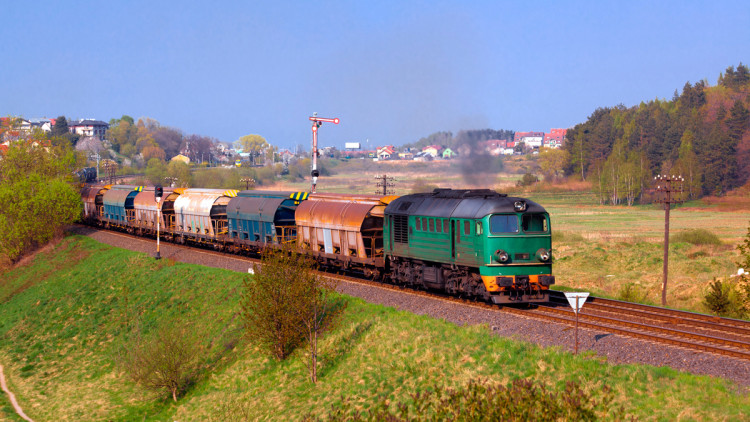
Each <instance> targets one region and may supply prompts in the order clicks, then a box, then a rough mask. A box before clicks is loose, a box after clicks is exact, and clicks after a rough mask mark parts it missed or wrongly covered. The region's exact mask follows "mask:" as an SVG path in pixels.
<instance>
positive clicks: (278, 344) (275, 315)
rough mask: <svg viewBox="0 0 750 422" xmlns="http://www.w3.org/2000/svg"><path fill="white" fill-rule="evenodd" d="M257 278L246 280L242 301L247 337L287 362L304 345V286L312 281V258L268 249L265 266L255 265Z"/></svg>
mask: <svg viewBox="0 0 750 422" xmlns="http://www.w3.org/2000/svg"><path fill="white" fill-rule="evenodd" d="M253 272H254V274H255V276H254V277H252V278H250V277H246V278H245V281H244V290H243V296H242V298H241V302H240V304H241V307H242V317H243V321H244V323H245V330H246V333H247V335H248V336H249V337H250V338H251V339H253V340H255V341H257V342H258V343H260V344H261V345H262V346H263V347H266V348H268V350H269V351H270V353H271V355H272V356H273V357H274V358H276V359H278V360H283V359H285V358H286V357H287V356H289V354H291V353H292V351H294V349H295V348H296V347H297V346H299V344H300V343H301V340H302V337H301V336H300V328H299V327H300V326H301V325H302V321H301V316H300V313H299V312H298V309H299V308H300V306H301V305H302V298H301V294H302V293H303V292H304V291H305V290H304V289H303V288H302V286H303V284H304V283H305V282H306V281H308V280H310V279H311V278H312V277H313V275H312V263H311V261H310V260H309V258H305V257H302V256H299V255H296V254H292V253H291V252H290V251H289V250H277V249H271V248H268V249H266V250H265V251H264V252H263V255H262V257H261V265H253Z"/></svg>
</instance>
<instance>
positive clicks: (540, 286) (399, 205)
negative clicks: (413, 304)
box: [383, 189, 555, 304]
mask: <svg viewBox="0 0 750 422" xmlns="http://www.w3.org/2000/svg"><path fill="white" fill-rule="evenodd" d="M551 245H552V242H551V229H550V219H549V214H548V213H547V212H546V211H545V210H544V208H543V207H542V206H541V205H539V204H537V203H535V202H533V201H530V200H528V199H524V198H514V197H508V196H507V195H505V194H499V193H497V192H495V191H492V190H489V189H474V190H453V189H435V191H434V192H432V193H421V194H412V195H406V196H401V197H399V198H396V199H394V200H393V201H391V202H390V204H388V206H387V207H386V208H385V220H384V227H383V246H384V255H385V261H386V266H387V267H388V268H386V271H385V273H386V274H390V278H391V281H392V282H394V283H398V284H403V285H407V286H411V287H423V288H431V289H437V290H443V291H446V292H447V293H449V294H454V295H462V296H468V297H477V298H481V299H483V300H486V301H491V302H492V303H496V304H509V303H533V302H547V301H548V300H549V286H550V285H552V284H554V283H555V277H554V276H553V275H552V254H551V252H552V246H551Z"/></svg>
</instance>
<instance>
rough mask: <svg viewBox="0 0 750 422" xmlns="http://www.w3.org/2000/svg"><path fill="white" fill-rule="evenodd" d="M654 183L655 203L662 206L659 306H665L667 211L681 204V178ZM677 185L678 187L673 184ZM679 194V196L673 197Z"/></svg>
mask: <svg viewBox="0 0 750 422" xmlns="http://www.w3.org/2000/svg"><path fill="white" fill-rule="evenodd" d="M654 180H655V181H656V192H657V195H658V196H657V200H656V202H657V203H661V204H664V282H663V284H662V289H661V305H662V306H667V273H668V268H669V209H670V208H671V206H672V204H677V203H680V202H682V198H681V197H682V195H681V194H682V182H684V181H685V179H684V178H683V177H682V176H675V175H671V176H669V175H663V174H660V175H658V176H656V177H654ZM675 183H677V184H678V186H674V185H673V184H675ZM675 194H680V195H675Z"/></svg>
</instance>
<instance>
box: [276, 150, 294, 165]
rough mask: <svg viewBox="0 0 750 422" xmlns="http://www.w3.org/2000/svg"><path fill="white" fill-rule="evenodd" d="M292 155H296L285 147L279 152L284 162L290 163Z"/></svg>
mask: <svg viewBox="0 0 750 422" xmlns="http://www.w3.org/2000/svg"><path fill="white" fill-rule="evenodd" d="M292 157H294V154H293V153H292V152H291V151H289V150H288V149H283V150H281V152H279V159H281V161H282V162H284V163H287V164H289V160H291V159H292Z"/></svg>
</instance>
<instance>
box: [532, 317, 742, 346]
mask: <svg viewBox="0 0 750 422" xmlns="http://www.w3.org/2000/svg"><path fill="white" fill-rule="evenodd" d="M535 311H536V312H545V313H552V314H557V315H565V316H572V315H574V312H573V310H572V309H561V308H550V307H539V308H538V309H536V310H535ZM578 317H579V320H580V319H588V320H593V321H597V322H601V323H603V324H612V325H616V326H624V327H629V328H633V329H637V330H642V331H649V332H655V333H660V334H665V335H669V336H673V337H682V338H687V339H691V340H696V341H703V342H707V343H713V344H720V345H724V346H729V347H735V348H737V349H742V350H748V351H750V343H747V342H744V341H737V340H731V339H726V338H722V337H715V336H708V335H705V334H698V333H695V332H690V331H683V330H676V329H673V328H666V327H660V326H658V325H651V324H643V323H640V322H633V321H627V320H624V319H619V318H610V317H605V316H599V315H592V314H589V313H583V312H579V314H578ZM749 356H750V355H749Z"/></svg>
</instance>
